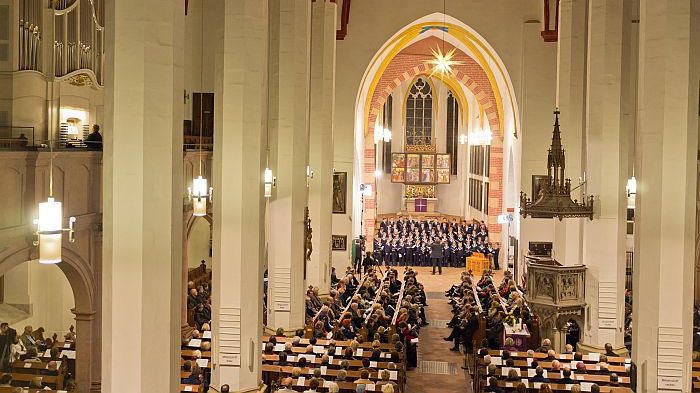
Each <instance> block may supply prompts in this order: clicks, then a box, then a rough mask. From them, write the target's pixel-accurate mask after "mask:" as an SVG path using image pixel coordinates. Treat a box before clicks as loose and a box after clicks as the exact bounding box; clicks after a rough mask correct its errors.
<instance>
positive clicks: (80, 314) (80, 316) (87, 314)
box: [70, 308, 97, 321]
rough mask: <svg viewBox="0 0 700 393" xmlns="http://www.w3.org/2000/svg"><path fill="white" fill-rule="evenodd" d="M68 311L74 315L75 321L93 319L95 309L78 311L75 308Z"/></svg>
mask: <svg viewBox="0 0 700 393" xmlns="http://www.w3.org/2000/svg"><path fill="white" fill-rule="evenodd" d="M70 312H72V313H73V315H75V320H76V321H92V320H94V319H95V314H97V313H96V312H95V311H78V310H76V309H74V308H73V309H71V310H70Z"/></svg>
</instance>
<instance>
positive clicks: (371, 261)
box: [362, 251, 375, 274]
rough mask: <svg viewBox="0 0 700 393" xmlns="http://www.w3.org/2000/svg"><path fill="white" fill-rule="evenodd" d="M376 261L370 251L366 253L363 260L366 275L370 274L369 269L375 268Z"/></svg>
mask: <svg viewBox="0 0 700 393" xmlns="http://www.w3.org/2000/svg"><path fill="white" fill-rule="evenodd" d="M374 263H375V262H374V259H373V258H372V255H370V253H369V251H367V252H366V253H365V259H363V260H362V268H363V269H364V274H367V273H368V272H369V269H371V268H372V266H374Z"/></svg>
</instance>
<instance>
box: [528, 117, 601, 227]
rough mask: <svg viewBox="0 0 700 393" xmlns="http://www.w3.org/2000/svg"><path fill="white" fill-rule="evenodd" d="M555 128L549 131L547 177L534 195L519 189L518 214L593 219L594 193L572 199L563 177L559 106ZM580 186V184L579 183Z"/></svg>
mask: <svg viewBox="0 0 700 393" xmlns="http://www.w3.org/2000/svg"><path fill="white" fill-rule="evenodd" d="M554 116H555V120H554V130H553V131H552V145H551V146H550V148H549V154H548V156H547V178H546V179H545V181H544V182H543V183H542V184H540V188H539V195H533V197H532V199H530V198H528V197H527V194H525V193H524V192H522V191H521V192H520V214H522V216H523V218H527V216H531V217H533V218H555V217H557V218H559V220H562V219H563V218H576V217H588V218H589V219H591V220H592V219H593V196H589V197H588V198H586V197H585V196H584V198H583V202H578V201H577V200H575V199H574V200H572V199H571V180H570V179H565V178H564V168H565V166H566V159H565V156H564V148H563V147H562V145H561V133H560V131H559V108H557V109H556V110H555V111H554ZM579 187H580V186H579Z"/></svg>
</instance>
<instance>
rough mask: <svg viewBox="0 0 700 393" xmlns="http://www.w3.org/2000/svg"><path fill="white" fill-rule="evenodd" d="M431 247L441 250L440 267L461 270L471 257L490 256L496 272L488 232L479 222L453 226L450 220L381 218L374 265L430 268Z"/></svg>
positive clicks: (495, 256)
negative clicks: (439, 246) (458, 268)
mask: <svg viewBox="0 0 700 393" xmlns="http://www.w3.org/2000/svg"><path fill="white" fill-rule="evenodd" d="M434 244H440V245H441V246H442V247H441V248H442V265H443V266H452V267H463V266H465V263H466V262H465V261H466V258H467V257H469V256H471V255H472V254H473V253H475V252H477V253H481V254H483V255H484V256H486V257H488V256H489V255H491V256H492V257H493V261H494V263H495V267H496V269H498V268H499V267H498V252H499V250H498V249H497V248H494V247H493V245H492V244H491V243H490V242H489V231H488V228H487V227H486V224H485V223H484V222H483V221H481V222H478V221H473V222H472V223H469V224H468V223H467V222H466V221H462V222H457V221H456V220H453V221H452V222H448V221H446V220H430V219H428V220H424V221H417V220H414V219H412V218H411V217H410V216H409V217H408V219H406V218H404V217H399V218H398V219H394V218H393V217H392V218H389V219H387V218H384V219H382V221H381V223H380V224H379V229H378V232H377V235H376V236H375V237H374V243H373V246H374V247H373V250H374V251H373V253H372V256H373V257H374V259H375V261H377V263H379V264H384V265H388V266H397V265H398V266H430V265H431V260H430V259H431V257H432V258H435V255H431V254H433V250H434V248H435V247H433V245H434Z"/></svg>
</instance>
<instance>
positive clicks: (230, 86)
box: [212, 0, 268, 392]
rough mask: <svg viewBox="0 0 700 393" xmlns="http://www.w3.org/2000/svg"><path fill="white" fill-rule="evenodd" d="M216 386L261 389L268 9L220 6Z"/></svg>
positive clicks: (259, 4)
mask: <svg viewBox="0 0 700 393" xmlns="http://www.w3.org/2000/svg"><path fill="white" fill-rule="evenodd" d="M216 6H217V7H218V8H217V12H216V15H217V16H216V18H217V20H216V26H219V28H218V30H217V38H216V42H217V43H218V44H217V50H216V56H215V61H216V64H215V80H216V83H215V86H216V87H215V90H214V105H215V109H214V113H216V114H217V115H216V116H215V118H214V162H213V173H214V183H213V184H214V234H213V236H214V237H213V267H212V272H213V274H212V281H213V286H214V296H213V300H214V304H213V308H212V310H213V313H212V314H213V315H212V322H213V323H212V327H213V332H212V334H213V348H214V352H213V357H212V361H213V362H214V364H215V367H214V369H213V372H212V386H215V387H217V388H218V387H219V386H220V385H222V384H229V385H230V387H231V391H233V392H249V391H253V390H256V389H257V388H258V387H259V385H260V380H261V372H260V365H261V360H260V338H261V336H262V295H263V294H262V282H263V239H264V197H263V172H264V170H265V154H264V151H265V148H264V142H265V132H264V127H263V124H264V122H263V119H264V115H265V113H264V111H265V105H266V100H267V90H266V88H267V87H266V73H267V72H266V70H267V39H268V13H267V10H268V2H267V1H261V0H241V1H236V2H231V1H225V2H220V3H217V5H216Z"/></svg>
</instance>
